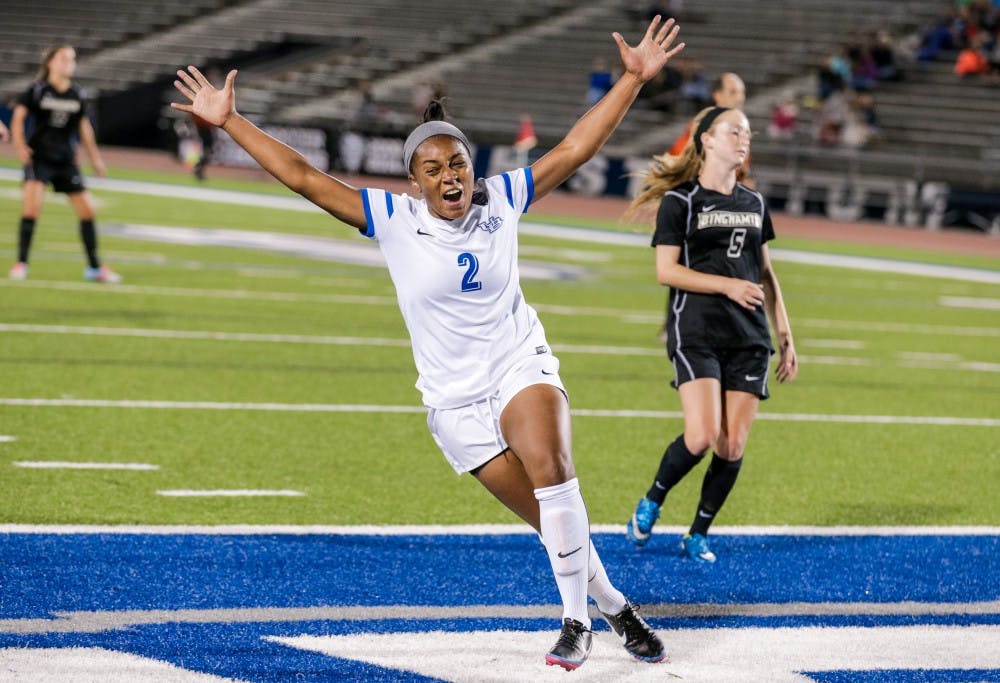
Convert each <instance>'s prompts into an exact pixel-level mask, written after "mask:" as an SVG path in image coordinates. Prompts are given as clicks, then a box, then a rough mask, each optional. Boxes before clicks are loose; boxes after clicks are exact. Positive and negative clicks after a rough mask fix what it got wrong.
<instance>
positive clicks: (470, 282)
mask: <svg viewBox="0 0 1000 683" xmlns="http://www.w3.org/2000/svg"><path fill="white" fill-rule="evenodd" d="M458 265H459V266H460V267H462V268H465V275H464V276H463V277H462V291H463V292H476V291H479V290H480V289H482V288H483V283H482V282H479V281H478V280H476V275H477V274H478V273H479V259H477V258H476V257H475V256H473V255H472V254H470V253H469V252H467V251H466V252H462V253H461V254H459V255H458Z"/></svg>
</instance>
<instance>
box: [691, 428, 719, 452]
mask: <svg viewBox="0 0 1000 683" xmlns="http://www.w3.org/2000/svg"><path fill="white" fill-rule="evenodd" d="M718 438H719V432H718V430H716V429H714V428H712V427H711V426H705V427H701V428H698V429H692V430H688V431H686V432H684V445H685V446H687V449H688V451H689V452H690V453H691V455H694V456H696V457H699V458H700V457H701V456H703V455H705V453H707V452H708V449H709V448H711V447H712V444H714V443H715V442H716V440H717V439H718Z"/></svg>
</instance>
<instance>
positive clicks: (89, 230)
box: [80, 221, 101, 268]
mask: <svg viewBox="0 0 1000 683" xmlns="http://www.w3.org/2000/svg"><path fill="white" fill-rule="evenodd" d="M80 239H81V240H83V248H84V249H85V250H86V251H87V263H88V264H89V265H90V267H91V268H100V267H101V262H100V261H99V260H98V259H97V230H96V229H95V228H94V221H80Z"/></svg>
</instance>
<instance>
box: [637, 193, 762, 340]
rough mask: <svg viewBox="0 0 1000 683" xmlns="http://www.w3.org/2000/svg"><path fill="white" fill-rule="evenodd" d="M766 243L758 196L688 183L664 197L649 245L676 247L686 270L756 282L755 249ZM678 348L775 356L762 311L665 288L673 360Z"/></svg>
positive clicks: (716, 296)
mask: <svg viewBox="0 0 1000 683" xmlns="http://www.w3.org/2000/svg"><path fill="white" fill-rule="evenodd" d="M772 239H774V226H773V225H772V224H771V215H770V213H768V210H767V205H766V204H765V202H764V198H763V197H761V195H760V193H758V192H754V191H753V190H750V189H748V188H746V187H744V186H743V185H740V184H738V183H737V185H736V187H735V189H734V190H733V192H732V194H729V195H725V194H720V193H718V192H715V191H713V190H707V189H705V188H703V187H701V186H700V185H699V184H698V183H697V182H696V181H694V180H691V181H688V182H686V183H683V184H681V185H679V186H677V187H675V188H674V189H672V190H670V191H668V192H667V193H665V194H664V196H663V200H662V201H661V202H660V209H659V212H658V213H657V216H656V232H655V233H654V234H653V246H654V247H655V246H656V245H658V244H664V245H672V246H679V247H681V254H680V263H681V265H684V266H687V267H688V268H691V269H692V270H697V271H698V272H701V273H710V274H712V275H723V276H726V277H734V278H739V279H741V280H749V281H751V282H758V283H759V282H760V265H761V258H760V257H761V247H762V246H763V245H764V243H765V242H767V241H769V240H772ZM681 346H708V347H710V348H716V349H722V348H730V349H731V348H745V347H750V346H766V347H768V348H769V349H771V350H772V351H773V347H772V346H771V335H770V332H769V330H768V326H767V314H766V312H765V311H764V307H763V306H761V307H759V308H758V309H756V310H753V311H749V310H747V309H745V308H743V307H742V306H740V305H739V304H737V303H736V302H734V301H731V300H730V299H729V298H727V297H726V296H725V295H723V294H698V293H694V292H687V291H683V290H677V289H674V288H671V290H670V312H669V315H668V316H667V350H668V353H669V354H670V357H671V358H673V356H674V354H675V353H676V352H677V349H678V348H679V347H681Z"/></svg>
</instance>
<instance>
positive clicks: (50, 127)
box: [10, 45, 121, 283]
mask: <svg viewBox="0 0 1000 683" xmlns="http://www.w3.org/2000/svg"><path fill="white" fill-rule="evenodd" d="M75 72H76V51H75V50H74V49H73V48H72V47H71V46H69V45H54V46H52V47H50V48H48V49H47V50H46V51H45V53H44V54H43V55H42V67H41V70H40V71H39V73H38V79H37V80H36V81H35V82H34V83H32V84H31V87H30V88H28V90H27V91H26V92H24V93H22V94H21V96H20V97H18V98H17V103H16V104H15V106H14V115H13V117H12V118H11V123H10V127H11V133H12V136H13V140H14V148H15V150H16V152H17V155H18V157H19V158H20V159H21V163H23V164H24V204H23V209H22V211H21V225H20V228H19V230H18V245H17V262H16V263H15V264H14V267H13V268H11V269H10V277H11V279H14V280H23V279H24V278H26V277H27V276H28V252H29V251H30V249H31V238H32V236H33V235H34V232H35V222H36V221H37V220H38V215H39V213H40V212H41V209H42V199H43V198H44V196H45V186H46V185H49V184H50V185H52V188H53V189H54V190H55V191H56V192H62V193H65V194H66V196H67V198H68V199H69V202H70V204H71V205H72V206H73V210H74V211H76V214H77V216H78V217H79V219H80V239H81V240H82V241H83V246H84V250H85V252H86V256H87V268H86V269H85V270H84V271H83V277H84V279H86V280H90V281H93V282H110V283H115V282H121V276H120V275H118V274H117V273H115V272H114V271H112V270H111V269H110V268H108V267H107V266H102V265H101V262H100V259H99V258H98V256H97V229H96V228H95V226H94V204H93V202H92V201H91V198H90V193H88V192H87V190H86V188H85V187H84V184H83V176H82V175H81V173H80V169H79V168H78V167H77V165H76V144H77V139H79V141H81V142H82V143H83V146H84V148H85V149H86V150H87V155H88V156H89V157H90V162H91V164H92V165H93V166H94V170H95V171H96V172H97V175H99V176H103V175H104V161H103V160H102V159H101V153H100V151H99V150H98V149H97V141H96V138H95V137H94V129H93V127H92V126H91V125H90V120H89V119H88V118H87V103H86V99H85V96H84V94H83V91H82V90H81V89H80V88H79V87H78V86H76V85H74V84H73V82H72V78H73V74H74V73H75ZM29 116H30V117H31V122H32V130H31V135H30V137H26V136H25V123H26V121H27V120H28V117H29Z"/></svg>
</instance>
